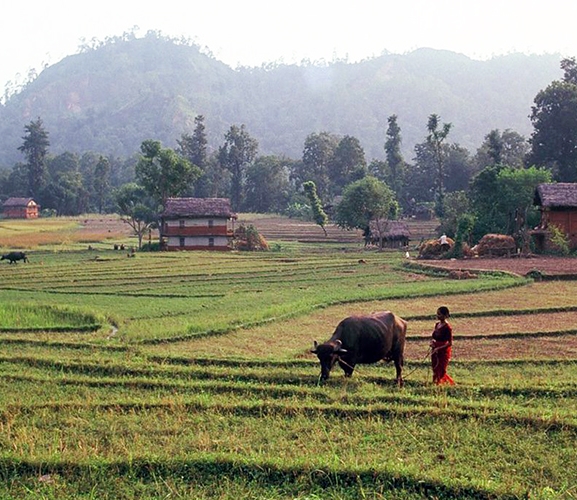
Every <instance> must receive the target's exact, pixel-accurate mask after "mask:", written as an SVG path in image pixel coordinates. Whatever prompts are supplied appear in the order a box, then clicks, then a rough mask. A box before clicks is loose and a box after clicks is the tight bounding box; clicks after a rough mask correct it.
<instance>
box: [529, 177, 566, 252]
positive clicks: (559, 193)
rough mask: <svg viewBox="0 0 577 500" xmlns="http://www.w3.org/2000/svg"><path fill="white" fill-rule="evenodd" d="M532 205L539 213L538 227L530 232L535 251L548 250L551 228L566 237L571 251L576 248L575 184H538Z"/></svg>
mask: <svg viewBox="0 0 577 500" xmlns="http://www.w3.org/2000/svg"><path fill="white" fill-rule="evenodd" d="M533 204H534V205H536V206H538V207H539V210H540V211H541V221H540V223H539V226H538V227H536V228H535V229H534V230H533V231H532V235H533V238H534V241H535V245H536V247H537V249H538V250H547V249H548V247H549V241H548V238H549V237H550V228H551V226H556V227H557V228H559V229H560V230H561V231H563V232H564V233H565V234H566V235H567V237H568V239H569V247H570V248H571V249H575V248H577V184H576V183H570V182H559V183H555V184H539V185H538V186H537V188H536V189H535V197H534V199H533Z"/></svg>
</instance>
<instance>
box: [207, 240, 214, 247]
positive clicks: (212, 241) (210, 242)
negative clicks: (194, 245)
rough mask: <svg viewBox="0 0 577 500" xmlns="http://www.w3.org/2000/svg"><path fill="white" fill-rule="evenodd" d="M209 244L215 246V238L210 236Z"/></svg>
mask: <svg viewBox="0 0 577 500" xmlns="http://www.w3.org/2000/svg"><path fill="white" fill-rule="evenodd" d="M208 246H209V247H213V246H214V238H209V239H208Z"/></svg>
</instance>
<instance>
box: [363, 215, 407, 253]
mask: <svg viewBox="0 0 577 500" xmlns="http://www.w3.org/2000/svg"><path fill="white" fill-rule="evenodd" d="M369 229H370V233H369V239H370V242H371V243H373V244H378V243H380V242H381V240H382V241H383V246H386V247H389V248H395V247H404V246H407V245H408V244H409V240H410V238H411V231H410V230H409V226H408V225H407V224H406V223H404V222H401V221H398V220H386V219H379V220H373V221H371V222H370V225H369Z"/></svg>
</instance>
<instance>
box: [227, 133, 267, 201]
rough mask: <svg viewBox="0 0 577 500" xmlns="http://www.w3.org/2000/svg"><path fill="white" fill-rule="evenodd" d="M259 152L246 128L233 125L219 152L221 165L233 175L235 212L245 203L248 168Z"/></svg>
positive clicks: (232, 189) (232, 193) (232, 186)
mask: <svg viewBox="0 0 577 500" xmlns="http://www.w3.org/2000/svg"><path fill="white" fill-rule="evenodd" d="M257 152H258V142H257V140H256V139H254V138H252V137H251V136H250V134H249V133H248V131H247V130H246V127H245V126H244V125H241V126H240V127H237V126H236V125H232V126H231V127H230V129H229V130H228V132H227V133H226V134H225V136H224V144H223V145H222V146H221V147H220V148H219V150H218V160H219V162H220V164H221V165H222V166H223V167H224V168H226V169H227V170H228V171H230V173H231V197H230V198H231V199H230V203H231V206H232V209H233V210H239V209H240V207H241V204H242V201H243V195H244V181H245V173H246V168H247V166H248V165H249V164H250V163H252V161H253V160H254V159H255V157H256V154H257Z"/></svg>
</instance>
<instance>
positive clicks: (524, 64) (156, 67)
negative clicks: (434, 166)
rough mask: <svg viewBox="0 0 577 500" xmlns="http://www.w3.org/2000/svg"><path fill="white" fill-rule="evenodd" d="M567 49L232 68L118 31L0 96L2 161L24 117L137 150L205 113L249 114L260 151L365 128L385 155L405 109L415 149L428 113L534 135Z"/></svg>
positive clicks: (75, 143) (218, 133) (467, 135)
mask: <svg viewBox="0 0 577 500" xmlns="http://www.w3.org/2000/svg"><path fill="white" fill-rule="evenodd" d="M560 60H561V56H560V55H543V56H536V55H533V56H525V55H521V54H512V55H508V56H502V57H496V58H494V59H492V60H489V61H475V60H472V59H469V58H468V57H465V56H463V55H460V54H456V53H453V52H447V51H436V50H431V49H419V50H416V51H414V52H411V53H409V54H405V55H393V54H385V55H382V56H380V57H376V58H372V59H368V60H365V61H362V62H358V63H347V62H345V61H336V62H331V63H326V64H312V63H309V64H303V65H298V66H297V65H284V64H275V65H269V66H267V67H261V68H240V69H233V68H230V67H229V66H227V65H225V64H223V63H222V62H219V61H218V60H216V59H215V58H213V57H211V56H209V55H206V54H205V53H203V52H202V51H201V50H200V49H199V47H197V46H194V45H190V44H182V43H177V42H176V41H173V40H170V39H167V38H165V37H162V36H158V35H151V34H149V35H147V36H146V37H144V38H134V37H132V38H130V39H120V38H119V39H113V40H109V41H108V42H107V43H103V44H100V46H98V47H97V48H91V49H87V50H84V51H82V52H81V53H79V54H77V55H73V56H69V57H66V58H65V59H63V60H62V61H60V62H58V63H57V64H54V65H53V66H50V67H48V68H46V69H45V70H44V71H42V72H41V73H40V75H39V76H38V77H37V78H36V79H35V80H34V81H32V82H31V83H29V84H28V85H27V86H26V87H24V88H23V89H22V90H21V91H20V92H19V93H17V94H15V95H13V96H12V97H11V98H10V99H9V100H8V102H6V103H5V105H4V106H1V107H0V166H5V167H6V166H12V165H13V164H14V163H15V162H17V161H22V159H23V158H22V156H21V154H20V153H19V152H18V150H17V148H18V146H20V145H21V143H22V136H23V133H24V126H25V125H27V124H28V123H29V122H30V121H32V120H35V119H37V118H38V117H41V118H42V120H43V121H44V125H45V127H46V130H47V131H48V132H49V134H50V143H51V146H50V151H51V152H52V153H55V154H56V153H61V152H63V151H72V152H84V151H87V150H90V151H94V152H98V153H104V154H113V155H115V156H121V157H125V156H130V155H132V154H134V153H135V152H137V151H138V149H139V146H140V143H141V142H142V141H143V140H145V139H158V140H161V141H162V142H163V144H164V145H166V146H170V147H173V146H176V140H177V139H179V138H180V136H181V134H183V133H192V131H193V128H194V117H195V116H196V115H197V114H202V115H204V116H205V124H206V132H207V136H208V139H209V145H210V146H211V147H212V148H216V147H218V146H219V145H220V144H222V142H223V136H224V133H225V132H226V131H227V130H228V128H229V127H230V126H231V125H233V124H236V125H241V124H245V125H246V127H247V130H248V132H249V133H250V134H251V135H252V136H253V137H255V138H256V139H257V140H258V142H259V146H260V147H259V152H260V153H261V154H277V155H281V154H285V155H288V156H290V157H292V158H300V157H301V155H302V149H303V144H304V140H305V138H306V136H307V135H308V134H310V133H312V132H320V131H327V132H332V133H335V134H339V135H352V136H355V137H357V138H358V139H359V140H360V141H361V144H362V146H363V148H364V149H365V152H366V155H367V158H368V159H372V158H383V157H384V151H383V145H384V141H385V131H386V128H387V118H388V117H389V116H390V115H392V114H396V115H398V124H399V125H400V127H401V133H402V137H403V147H404V149H405V154H406V156H407V159H411V158H412V148H413V146H414V144H415V143H418V142H422V141H423V140H424V137H425V135H426V123H427V117H428V116H429V115H430V114H431V113H436V114H438V115H440V116H441V120H442V121H443V122H451V123H453V129H452V130H451V134H450V140H451V142H457V143H459V144H461V145H462V146H464V147H466V148H468V149H470V150H471V151H474V150H475V149H476V148H477V147H478V146H479V145H480V144H481V142H482V140H483V137H484V136H485V135H486V134H487V133H488V132H489V131H490V130H492V129H500V130H505V129H508V128H510V129H513V130H515V131H517V132H519V133H520V134H522V135H525V136H527V137H528V136H529V135H530V133H531V123H530V121H529V119H528V115H529V114H530V112H531V106H532V104H533V99H534V97H535V95H536V94H537V92H538V91H539V90H541V89H543V88H545V87H546V86H547V85H548V84H549V83H550V82H551V81H552V80H556V79H559V78H560V77H561V75H562V72H561V70H560V68H559V62H560Z"/></svg>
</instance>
